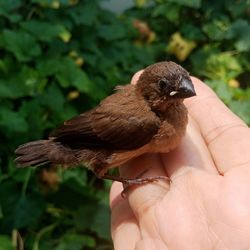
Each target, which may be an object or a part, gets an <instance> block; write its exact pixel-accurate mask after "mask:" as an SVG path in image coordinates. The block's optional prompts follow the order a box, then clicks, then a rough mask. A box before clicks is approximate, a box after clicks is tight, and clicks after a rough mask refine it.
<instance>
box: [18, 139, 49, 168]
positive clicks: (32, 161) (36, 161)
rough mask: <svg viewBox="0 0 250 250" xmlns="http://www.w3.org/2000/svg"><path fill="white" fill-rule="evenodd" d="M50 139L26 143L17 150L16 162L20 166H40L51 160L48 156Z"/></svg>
mask: <svg viewBox="0 0 250 250" xmlns="http://www.w3.org/2000/svg"><path fill="white" fill-rule="evenodd" d="M50 143H51V141H50V140H40V141H32V142H28V143H25V144H23V145H21V146H19V147H18V148H17V149H16V150H15V154H16V155H17V156H18V157H17V158H16V159H15V163H16V164H17V166H18V167H27V166H38V165H44V164H47V163H49V162H50V160H49V158H48V150H49V147H50Z"/></svg>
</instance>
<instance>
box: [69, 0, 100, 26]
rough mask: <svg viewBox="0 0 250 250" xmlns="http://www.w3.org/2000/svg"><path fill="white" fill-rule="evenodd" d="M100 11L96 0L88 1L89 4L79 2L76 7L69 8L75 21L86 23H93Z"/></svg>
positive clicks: (70, 14)
mask: <svg viewBox="0 0 250 250" xmlns="http://www.w3.org/2000/svg"><path fill="white" fill-rule="evenodd" d="M98 13H99V8H98V5H97V4H96V1H94V0H92V1H88V4H83V3H79V4H78V5H76V6H75V7H73V8H71V9H69V11H68V14H69V16H70V17H71V18H72V19H73V20H74V22H75V23H76V24H77V25H79V24H84V25H88V26H90V25H93V23H94V22H95V20H96V18H97V15H98Z"/></svg>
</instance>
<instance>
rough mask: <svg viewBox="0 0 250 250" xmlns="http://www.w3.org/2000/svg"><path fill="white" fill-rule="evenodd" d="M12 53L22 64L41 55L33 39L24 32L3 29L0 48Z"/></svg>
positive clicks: (0, 36)
mask: <svg viewBox="0 0 250 250" xmlns="http://www.w3.org/2000/svg"><path fill="white" fill-rule="evenodd" d="M1 47H5V49H6V50H8V51H10V52H12V53H13V54H14V55H15V56H16V58H17V59H18V60H20V61H22V62H24V61H30V60H32V58H33V57H36V56H39V55H40V54H41V48H40V46H39V45H38V44H37V43H36V41H35V39H34V38H33V37H32V36H31V35H29V34H28V33H26V32H24V31H11V30H7V29H5V30H4V31H3V32H2V34H1V35H0V48H1Z"/></svg>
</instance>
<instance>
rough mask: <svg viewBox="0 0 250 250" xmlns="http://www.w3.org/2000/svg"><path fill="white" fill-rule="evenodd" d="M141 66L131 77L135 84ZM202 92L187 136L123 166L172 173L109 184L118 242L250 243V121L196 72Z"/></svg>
mask: <svg viewBox="0 0 250 250" xmlns="http://www.w3.org/2000/svg"><path fill="white" fill-rule="evenodd" d="M140 74H141V72H138V73H137V74H136V75H135V76H134V77H133V79H132V84H135V83H136V81H137V79H138V77H139V75H140ZM192 81H193V83H194V86H195V90H196V93H197V96H196V97H193V98H189V99H187V100H185V101H184V103H185V105H186V106H187V108H188V111H189V123H188V127H187V133H186V136H185V137H184V138H183V141H182V143H181V145H180V146H179V147H178V148H177V149H175V150H174V151H172V152H170V153H168V154H147V155H143V156H141V157H139V158H137V159H134V160H133V161H131V162H130V163H129V164H127V165H126V166H123V167H121V168H120V172H121V176H123V177H127V178H133V177H136V176H138V175H139V174H140V173H142V172H144V171H145V169H147V171H146V172H145V173H144V174H143V177H148V176H162V175H163V176H168V177H170V179H171V182H170V183H168V182H166V181H163V180H159V181H156V182H153V183H147V184H145V185H138V186H133V187H129V189H128V190H127V191H126V197H125V199H124V198H122V197H121V195H120V194H121V192H122V190H123V187H122V184H121V183H118V182H114V183H113V185H112V188H111V191H110V206H111V212H112V222H111V231H112V238H113V243H114V248H115V250H123V249H124V250H132V249H136V250H166V249H171V250H179V249H180V250H186V249H190V250H196V249H197V250H201V249H202V250H206V249H213V250H216V249H219V250H221V249H230V250H231V249H232V250H233V249H237V250H241V249H242V250H243V249H244V250H245V249H250V129H249V128H248V126H247V125H246V124H245V123H244V122H243V121H242V120H241V119H240V118H239V117H237V116H236V115H234V114H233V113H232V112H231V111H230V110H229V109H228V108H227V107H226V106H225V105H224V104H223V103H222V102H221V101H220V100H219V99H218V97H217V96H216V94H215V93H214V92H213V91H212V90H211V89H210V88H209V87H208V86H206V85H205V84H204V83H202V82H201V81H200V80H199V79H197V78H192Z"/></svg>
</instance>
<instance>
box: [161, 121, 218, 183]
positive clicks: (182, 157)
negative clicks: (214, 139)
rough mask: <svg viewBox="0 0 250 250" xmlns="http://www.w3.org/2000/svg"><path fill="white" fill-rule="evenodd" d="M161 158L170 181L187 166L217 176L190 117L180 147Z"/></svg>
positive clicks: (208, 153)
mask: <svg viewBox="0 0 250 250" xmlns="http://www.w3.org/2000/svg"><path fill="white" fill-rule="evenodd" d="M161 157H162V162H163V164H164V166H165V169H166V172H167V173H168V176H169V177H170V179H171V180H172V177H173V176H176V175H177V174H178V175H179V174H181V173H182V172H185V170H186V168H187V166H188V167H193V168H196V169H201V170H204V171H206V172H209V173H211V174H218V171H217V168H216V166H215V165H214V162H213V159H212V157H211V155H210V152H209V150H208V148H207V146H206V143H205V141H204V139H203V138H202V136H201V133H200V130H199V128H198V126H197V124H196V123H195V121H194V120H193V119H192V117H189V123H188V126H187V132H186V135H185V137H184V138H183V140H182V142H181V144H180V146H178V147H177V148H176V149H175V150H174V151H172V152H169V153H167V154H161Z"/></svg>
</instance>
